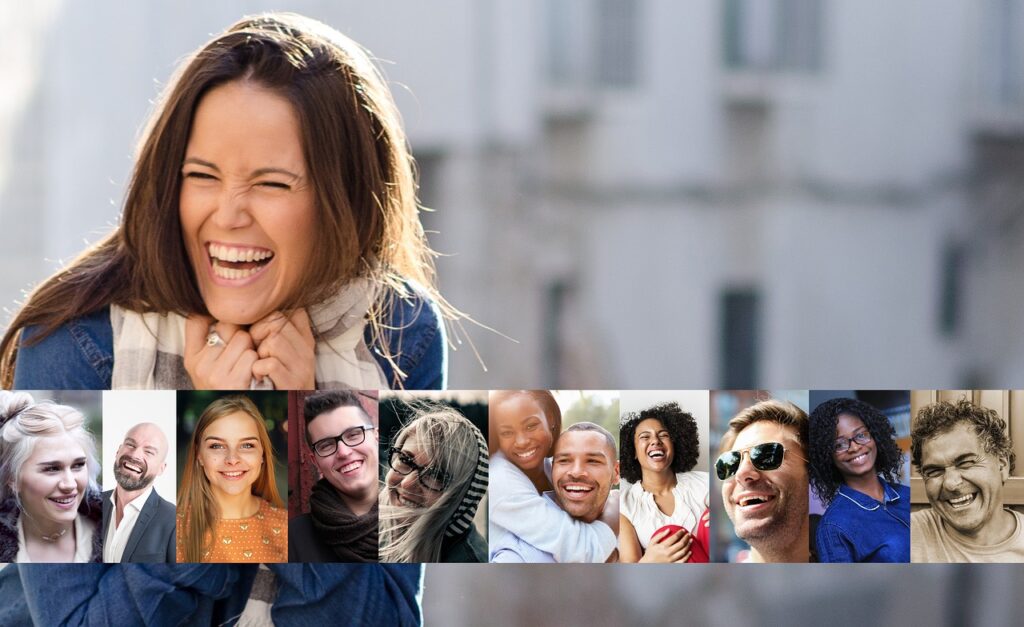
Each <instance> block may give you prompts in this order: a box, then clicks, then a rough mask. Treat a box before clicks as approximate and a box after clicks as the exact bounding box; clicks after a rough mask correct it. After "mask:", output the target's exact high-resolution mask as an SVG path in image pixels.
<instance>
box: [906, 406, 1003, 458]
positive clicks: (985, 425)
mask: <svg viewBox="0 0 1024 627" xmlns="http://www.w3.org/2000/svg"><path fill="white" fill-rule="evenodd" d="M961 423H964V424H967V425H968V426H970V427H971V428H973V429H974V432H975V433H976V434H977V435H978V439H979V440H980V441H981V445H982V446H983V447H985V451H986V452H988V453H990V454H992V455H995V456H996V457H998V458H999V459H1005V460H1006V461H1007V462H1008V463H1009V464H1010V472H1013V467H1014V461H1015V460H1016V455H1015V454H1014V452H1013V442H1011V441H1010V436H1009V435H1007V433H1006V421H1005V420H1003V419H1002V418H1000V417H999V414H998V413H997V412H996V411H995V410H994V409H988V408H986V407H981V406H980V405H975V404H974V403H972V402H971V401H969V400H967V399H963V398H962V399H960V400H959V401H956V402H955V403H953V402H950V401H939V402H938V403H932V404H931V405H927V406H925V407H922V408H921V410H920V411H918V412H917V416H916V417H915V419H914V426H913V428H912V429H911V430H910V459H911V461H913V462H914V466H916V467H917V468H918V470H920V469H921V457H922V450H921V449H922V448H923V447H924V444H925V442H927V441H928V440H931V439H932V438H934V437H936V436H939V435H942V434H943V433H946V432H947V431H951V430H952V429H953V428H955V427H956V426H957V425H959V424H961Z"/></svg>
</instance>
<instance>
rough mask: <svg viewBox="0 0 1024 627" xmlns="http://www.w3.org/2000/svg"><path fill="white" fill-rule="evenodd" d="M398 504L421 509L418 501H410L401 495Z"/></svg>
mask: <svg viewBox="0 0 1024 627" xmlns="http://www.w3.org/2000/svg"><path fill="white" fill-rule="evenodd" d="M398 502H399V503H400V504H402V505H404V506H405V507H420V504H419V503H417V502H416V501H410V500H409V499H407V498H405V497H404V496H402V495H401V494H399V495H398Z"/></svg>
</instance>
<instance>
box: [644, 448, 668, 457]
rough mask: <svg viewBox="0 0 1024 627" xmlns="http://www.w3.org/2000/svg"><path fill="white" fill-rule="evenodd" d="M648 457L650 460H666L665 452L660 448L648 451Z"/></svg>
mask: <svg viewBox="0 0 1024 627" xmlns="http://www.w3.org/2000/svg"><path fill="white" fill-rule="evenodd" d="M647 457H648V458H649V459H665V451H663V450H662V449H660V448H656V449H653V450H650V451H647Z"/></svg>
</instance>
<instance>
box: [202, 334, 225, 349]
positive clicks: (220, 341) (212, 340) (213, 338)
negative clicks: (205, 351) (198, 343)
mask: <svg viewBox="0 0 1024 627" xmlns="http://www.w3.org/2000/svg"><path fill="white" fill-rule="evenodd" d="M206 345H207V346H224V338H222V337H221V336H220V334H219V333H217V332H216V331H210V333H209V335H207V336H206Z"/></svg>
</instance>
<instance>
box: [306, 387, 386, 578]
mask: <svg viewBox="0 0 1024 627" xmlns="http://www.w3.org/2000/svg"><path fill="white" fill-rule="evenodd" d="M303 416H304V418H305V421H306V443H307V444H308V445H309V450H310V459H311V460H312V461H313V463H314V464H316V467H317V468H318V469H319V470H320V475H321V479H320V480H319V481H318V482H317V483H316V484H315V485H314V486H313V492H312V493H311V495H310V502H309V504H310V512H309V513H308V514H302V515H300V516H297V517H295V518H293V519H291V521H290V522H289V530H288V559H289V561H292V562H376V561H377V549H378V546H377V495H378V489H379V488H378V478H379V472H380V471H379V468H378V452H377V450H378V449H377V446H378V444H377V430H376V429H375V428H374V426H373V421H372V420H371V419H370V417H369V416H368V415H367V414H366V411H364V410H363V406H362V405H361V404H360V402H359V395H358V393H357V392H352V391H347V390H346V391H327V392H317V393H314V394H311V395H310V396H308V397H307V398H306V403H305V407H304V408H303Z"/></svg>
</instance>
